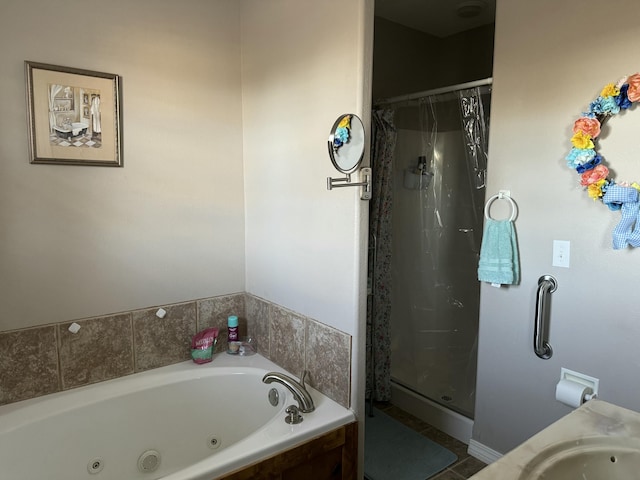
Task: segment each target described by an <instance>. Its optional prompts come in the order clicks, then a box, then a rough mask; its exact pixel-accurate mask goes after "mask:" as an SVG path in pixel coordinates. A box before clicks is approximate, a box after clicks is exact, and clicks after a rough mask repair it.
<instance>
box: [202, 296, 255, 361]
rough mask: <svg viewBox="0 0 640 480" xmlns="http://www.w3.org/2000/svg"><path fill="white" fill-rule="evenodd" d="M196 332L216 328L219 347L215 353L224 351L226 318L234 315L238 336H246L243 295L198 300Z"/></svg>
mask: <svg viewBox="0 0 640 480" xmlns="http://www.w3.org/2000/svg"><path fill="white" fill-rule="evenodd" d="M197 303H198V331H202V330H204V329H205V328H211V327H217V328H218V330H219V337H218V342H219V347H218V349H216V350H217V351H220V349H222V350H226V345H227V318H228V317H229V315H236V316H237V317H238V323H239V334H240V335H246V334H247V333H246V332H247V320H246V315H245V308H244V294H243V293H234V294H233V295H221V296H218V297H211V298H205V299H202V300H198V302H197Z"/></svg>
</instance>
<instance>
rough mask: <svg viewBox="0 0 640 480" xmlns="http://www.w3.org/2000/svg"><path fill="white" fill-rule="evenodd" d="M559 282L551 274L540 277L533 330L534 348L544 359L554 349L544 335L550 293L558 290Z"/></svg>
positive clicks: (551, 353) (549, 356)
mask: <svg viewBox="0 0 640 480" xmlns="http://www.w3.org/2000/svg"><path fill="white" fill-rule="evenodd" d="M557 288H558V282H557V281H556V279H555V278H553V277H552V276H551V275H543V276H542V277H540V278H539V279H538V293H537V294H536V323H535V327H534V330H533V350H534V352H536V355H537V356H538V357H540V358H542V359H543V360H547V359H549V358H551V355H553V350H552V348H551V345H549V342H547V341H546V340H545V339H544V338H543V336H544V334H545V332H546V331H547V326H546V325H545V320H546V319H547V318H548V316H549V315H548V313H547V303H548V298H549V294H550V293H553V292H555V291H556V289H557Z"/></svg>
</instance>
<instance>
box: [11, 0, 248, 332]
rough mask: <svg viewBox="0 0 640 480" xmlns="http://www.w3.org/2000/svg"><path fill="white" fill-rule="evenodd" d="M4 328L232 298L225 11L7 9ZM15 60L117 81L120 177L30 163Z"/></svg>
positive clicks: (229, 23) (235, 152)
mask: <svg viewBox="0 0 640 480" xmlns="http://www.w3.org/2000/svg"><path fill="white" fill-rule="evenodd" d="M0 45H2V48H0V64H2V68H1V69H0V85H2V88H1V89H0V105H2V115H0V145H1V147H0V152H1V153H0V159H1V162H0V232H1V233H0V305H2V308H1V311H0V330H8V329H15V328H21V327H27V326H31V325H37V324H44V323H49V322H57V321H65V320H69V319H73V318H82V317H87V316H92V315H105V314H108V313H113V312H119V311H123V310H130V309H134V308H141V307H145V306H149V305H155V304H164V303H171V302H176V301H184V300H188V299H194V298H202V297H208V296H212V295H220V294H224V293H231V292H239V291H243V290H244V275H245V271H244V270H245V269H244V198H243V166H242V115H241V114H242V112H241V109H242V105H241V79H240V10H239V3H238V2H235V1H233V0H217V1H214V2H212V1H206V0H190V1H189V2H187V3H181V2H174V1H168V0H154V1H150V0H137V1H134V2H131V1H126V0H115V1H112V2H106V3H105V2H98V1H95V0H85V1H75V0H64V1H57V2H49V1H45V0H29V1H17V0H15V1H14V0H3V1H2V3H1V5H0ZM25 60H30V61H37V62H44V63H51V64H55V65H63V66H71V67H77V68H84V69H89V70H96V71H102V72H108V73H115V74H119V75H121V76H122V78H123V82H122V83H123V123H124V132H123V140H124V164H125V166H124V168H105V167H77V166H52V165H30V164H29V159H28V148H27V136H26V129H25V125H26V107H25V94H24V92H25V80H24V65H23V62H24V61H25Z"/></svg>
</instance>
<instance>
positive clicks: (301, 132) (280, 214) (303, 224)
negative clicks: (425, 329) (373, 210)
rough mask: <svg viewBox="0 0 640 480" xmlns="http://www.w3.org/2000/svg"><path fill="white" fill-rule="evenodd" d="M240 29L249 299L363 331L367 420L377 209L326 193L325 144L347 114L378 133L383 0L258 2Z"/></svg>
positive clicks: (356, 383) (357, 391)
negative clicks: (374, 85)
mask: <svg viewBox="0 0 640 480" xmlns="http://www.w3.org/2000/svg"><path fill="white" fill-rule="evenodd" d="M242 23H243V26H242V76H243V123H244V165H245V202H246V219H247V220H246V228H247V248H246V262H247V282H246V284H247V292H249V293H251V294H253V295H257V296H259V297H262V298H265V299H267V300H269V301H271V302H275V303H277V304H279V305H286V306H287V307H288V308H291V309H293V310H295V311H296V312H300V313H302V314H303V315H307V316H310V317H312V318H314V319H316V320H318V321H320V322H322V323H324V324H326V325H330V326H332V327H335V328H337V329H339V330H341V331H343V332H346V333H348V334H350V335H352V336H353V345H352V356H351V372H350V377H351V392H350V395H351V406H352V408H353V409H354V411H355V412H356V414H360V412H362V411H363V408H364V378H365V371H364V370H365V367H364V340H365V335H364V328H365V327H364V323H365V320H364V314H365V305H364V302H365V298H366V296H365V290H364V288H365V283H366V282H365V281H364V278H365V275H366V271H365V269H366V261H365V255H366V242H367V231H368V230H367V221H368V208H369V204H368V202H364V201H362V200H360V191H359V189H358V188H340V189H335V190H332V191H328V190H327V188H326V177H328V176H333V177H340V176H342V175H341V174H340V173H339V172H338V171H336V170H335V169H334V168H333V166H332V165H331V162H330V160H329V156H328V153H327V139H328V136H329V131H330V129H331V126H332V125H333V123H334V121H335V119H336V118H337V117H338V116H339V115H341V114H343V113H355V114H357V115H359V116H360V117H361V118H362V119H363V121H364V123H365V129H366V131H367V132H368V131H369V109H370V98H371V91H370V83H369V81H370V76H371V71H370V69H371V48H372V43H373V39H372V27H373V1H370V0H357V1H352V2H342V1H339V0H330V1H322V2H318V1H308V2H300V1H299V0H271V1H269V2H265V1H263V0H248V1H245V2H244V3H243V10H242ZM290 334H291V332H282V335H290ZM361 433H362V432H361ZM363 439H364V436H363V435H361V444H362V442H363ZM360 453H361V459H360V461H361V463H362V450H361V452H360Z"/></svg>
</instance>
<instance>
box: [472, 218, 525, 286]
mask: <svg viewBox="0 0 640 480" xmlns="http://www.w3.org/2000/svg"><path fill="white" fill-rule="evenodd" d="M478 280H480V281H481V282H489V283H496V284H503V285H517V284H518V283H520V260H519V258H518V243H517V241H516V231H515V228H514V226H513V222H512V221H511V220H493V219H490V218H487V219H485V222H484V233H483V235H482V246H481V247H480V262H479V263H478Z"/></svg>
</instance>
